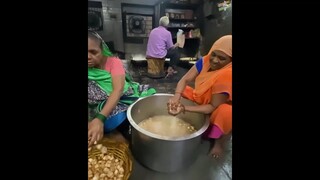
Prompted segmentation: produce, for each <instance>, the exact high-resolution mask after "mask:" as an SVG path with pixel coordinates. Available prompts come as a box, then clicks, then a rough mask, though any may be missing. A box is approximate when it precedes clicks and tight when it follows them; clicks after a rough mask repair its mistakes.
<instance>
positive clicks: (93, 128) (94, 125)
mask: <svg viewBox="0 0 320 180" xmlns="http://www.w3.org/2000/svg"><path fill="white" fill-rule="evenodd" d="M102 138H103V123H102V122H101V121H100V119H97V118H95V119H93V120H92V121H91V122H89V124H88V142H89V144H88V147H89V146H91V145H92V144H93V143H94V142H98V141H100V140H101V139H102Z"/></svg>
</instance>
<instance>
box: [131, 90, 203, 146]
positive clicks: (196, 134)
mask: <svg viewBox="0 0 320 180" xmlns="http://www.w3.org/2000/svg"><path fill="white" fill-rule="evenodd" d="M152 96H173V94H166V93H156V94H154V95H152ZM152 96H147V97H143V98H139V99H138V100H137V101H136V102H134V103H133V104H131V105H130V106H129V108H128V110H127V117H128V120H129V122H130V124H131V125H132V126H133V127H134V128H135V129H136V130H138V131H139V132H141V133H143V134H145V135H147V136H150V137H152V138H156V139H160V140H166V141H181V140H187V139H192V138H195V137H198V136H199V135H200V134H202V133H203V132H204V131H205V130H206V129H207V128H208V126H209V119H207V118H206V120H205V123H204V125H203V126H202V127H201V128H200V129H199V130H197V131H196V132H194V133H192V134H190V135H187V136H182V137H179V138H164V137H163V136H160V135H157V134H153V133H150V132H149V131H146V130H144V129H143V128H141V127H140V126H139V125H138V124H137V123H136V122H135V121H134V120H133V119H132V116H131V114H130V113H129V112H131V109H132V107H133V106H134V105H135V104H136V103H138V102H139V101H141V100H142V99H146V98H150V97H152Z"/></svg>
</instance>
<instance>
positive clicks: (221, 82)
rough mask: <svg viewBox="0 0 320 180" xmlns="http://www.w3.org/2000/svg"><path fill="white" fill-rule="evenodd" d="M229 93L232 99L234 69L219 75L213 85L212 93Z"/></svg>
mask: <svg viewBox="0 0 320 180" xmlns="http://www.w3.org/2000/svg"><path fill="white" fill-rule="evenodd" d="M219 93H228V94H229V100H231V101H232V71H231V70H230V71H226V72H224V73H222V74H221V75H219V77H218V78H217V80H216V82H215V83H214V84H213V86H212V94H219Z"/></svg>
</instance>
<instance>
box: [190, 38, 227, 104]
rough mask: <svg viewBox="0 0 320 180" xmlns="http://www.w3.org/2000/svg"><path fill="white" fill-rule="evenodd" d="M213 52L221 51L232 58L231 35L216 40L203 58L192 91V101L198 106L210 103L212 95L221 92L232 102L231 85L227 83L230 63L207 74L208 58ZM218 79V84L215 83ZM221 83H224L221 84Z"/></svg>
mask: <svg viewBox="0 0 320 180" xmlns="http://www.w3.org/2000/svg"><path fill="white" fill-rule="evenodd" d="M214 50H219V51H222V52H224V53H225V54H227V55H228V56H230V57H232V35H226V36H223V37H221V38H220V39H218V40H217V41H216V42H215V43H214V44H213V45H212V47H211V49H210V51H209V53H208V54H207V55H206V56H204V57H203V67H202V70H201V72H200V74H199V75H198V76H197V78H196V80H195V89H194V90H193V99H194V101H195V102H196V103H198V104H208V103H210V102H211V98H212V94H215V93H221V92H227V93H228V94H229V100H232V92H231V89H232V88H231V87H232V83H231V82H229V81H231V80H230V79H231V72H232V62H230V63H229V64H227V65H225V66H224V67H223V68H221V69H218V70H216V71H209V72H208V70H209V68H210V62H209V61H210V56H211V53H212V51H214ZM225 74H227V75H225ZM220 75H223V77H222V76H221V77H219V76H220ZM218 77H219V82H217V79H218ZM221 81H226V82H224V83H221ZM227 81H228V82H227Z"/></svg>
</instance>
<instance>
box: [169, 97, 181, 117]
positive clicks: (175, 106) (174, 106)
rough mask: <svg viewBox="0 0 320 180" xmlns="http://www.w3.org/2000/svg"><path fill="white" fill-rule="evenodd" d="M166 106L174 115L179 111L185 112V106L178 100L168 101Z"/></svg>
mask: <svg viewBox="0 0 320 180" xmlns="http://www.w3.org/2000/svg"><path fill="white" fill-rule="evenodd" d="M167 106H168V113H169V114H171V115H174V116H175V115H178V114H180V113H181V112H183V113H184V112H185V107H184V105H183V104H181V103H180V102H172V101H169V102H168V104H167Z"/></svg>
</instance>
